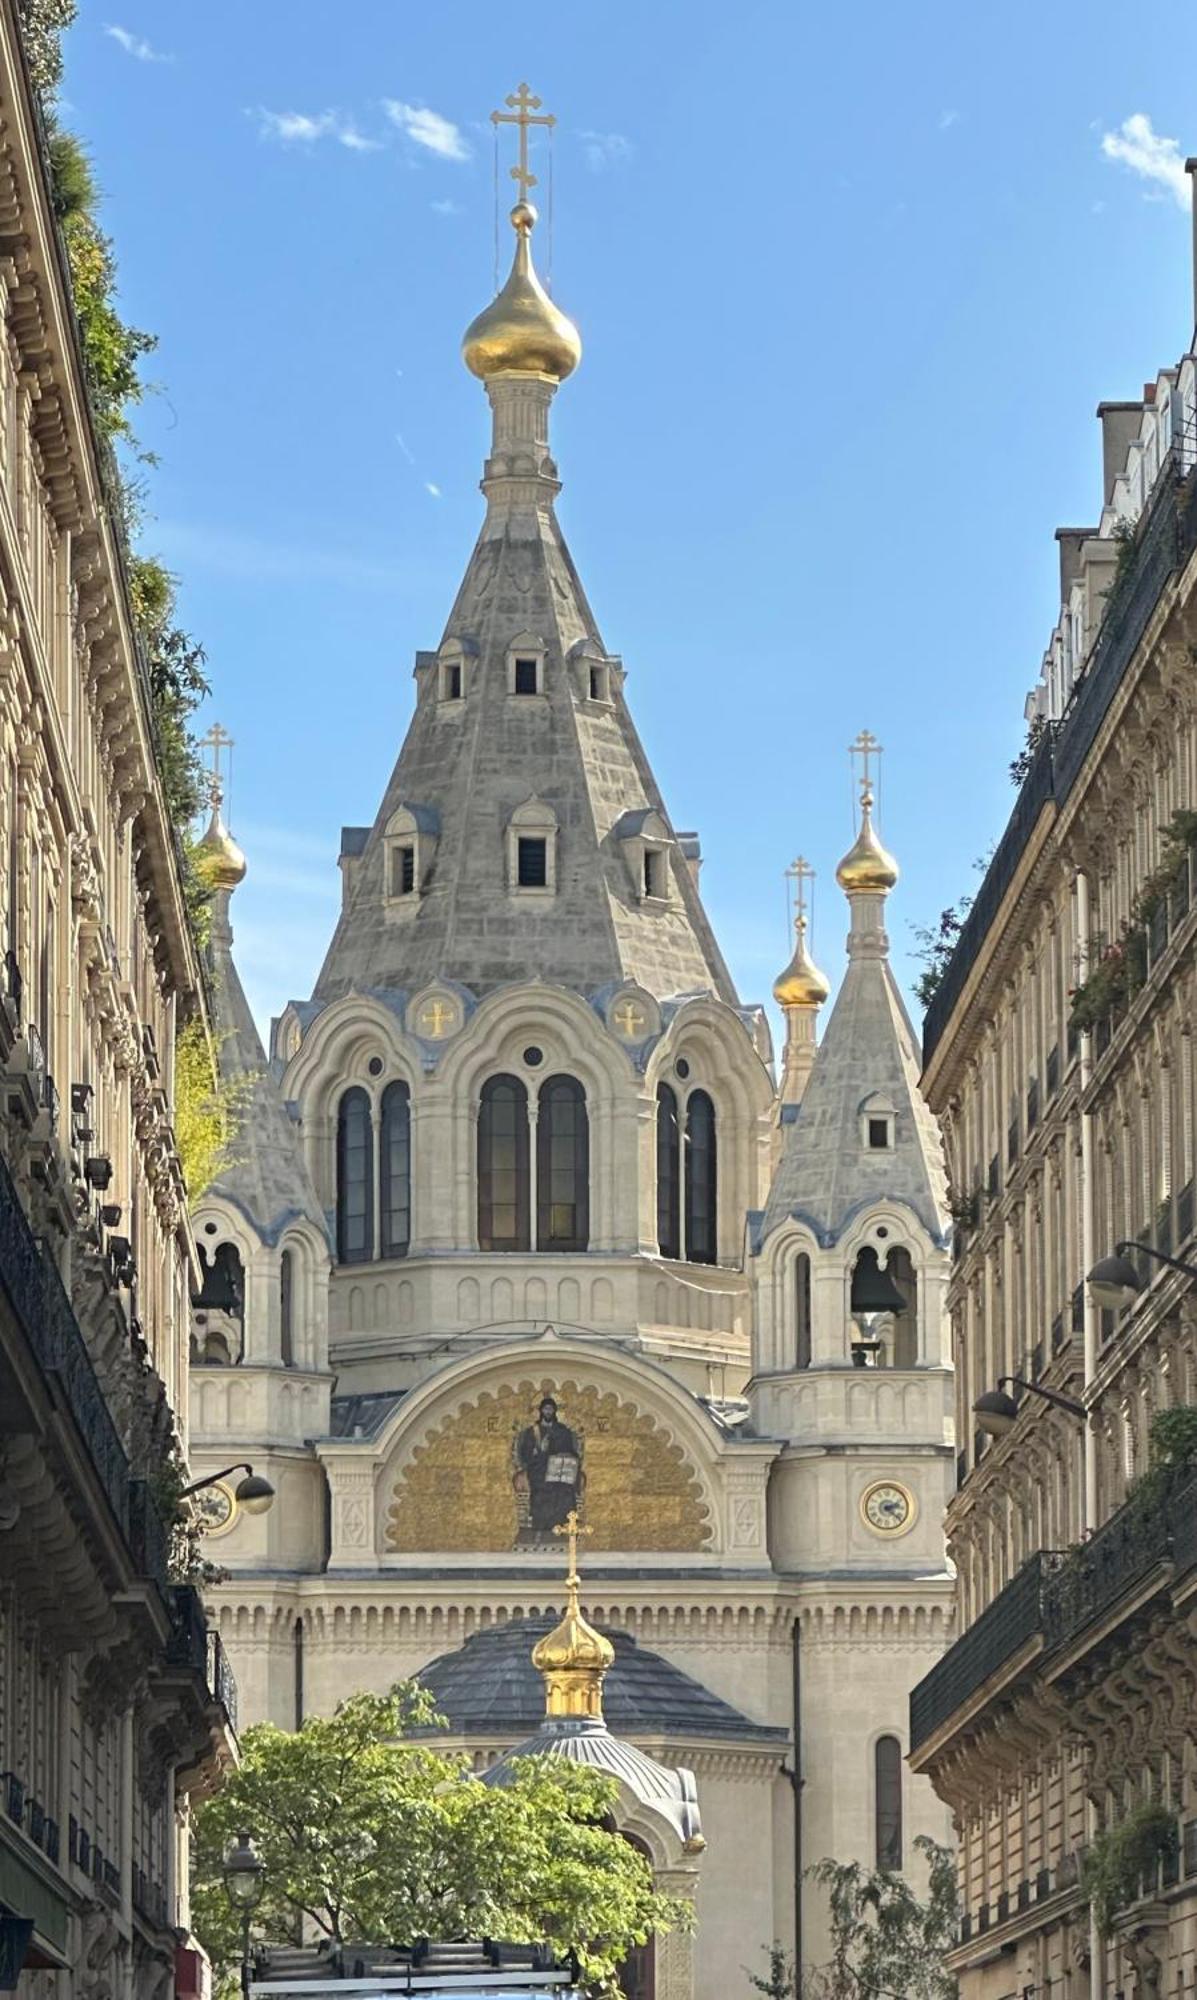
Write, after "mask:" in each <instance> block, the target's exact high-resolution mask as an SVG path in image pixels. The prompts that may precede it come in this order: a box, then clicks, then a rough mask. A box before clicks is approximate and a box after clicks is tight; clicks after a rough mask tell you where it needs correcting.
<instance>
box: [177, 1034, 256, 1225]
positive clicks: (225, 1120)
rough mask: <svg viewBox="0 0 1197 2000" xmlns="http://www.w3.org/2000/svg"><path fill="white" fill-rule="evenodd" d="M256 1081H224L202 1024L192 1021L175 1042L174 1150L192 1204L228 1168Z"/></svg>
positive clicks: (232, 1158)
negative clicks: (177, 1154) (176, 1151)
mask: <svg viewBox="0 0 1197 2000" xmlns="http://www.w3.org/2000/svg"><path fill="white" fill-rule="evenodd" d="M253 1086H254V1078H253V1077H252V1076H233V1077H221V1076H220V1074H219V1070H218V1067H217V1062H216V1052H215V1050H214V1049H213V1047H212V1043H211V1042H210V1040H209V1039H208V1034H207V1030H206V1029H205V1026H204V1023H203V1021H201V1020H199V1019H196V1020H193V1021H189V1022H188V1023H187V1026H186V1027H185V1028H183V1029H182V1030H181V1031H180V1033H179V1035H178V1037H177V1039H176V1041H175V1094H174V1106H175V1117H174V1128H175V1145H176V1146H177V1148H178V1152H179V1164H180V1166H181V1167H182V1169H183V1179H184V1180H185V1182H186V1183H187V1193H188V1195H189V1196H190V1198H191V1201H192V1202H193V1203H195V1202H197V1201H198V1200H199V1198H200V1196H201V1195H202V1194H203V1193H204V1191H205V1189H207V1188H210V1187H211V1185H212V1183H213V1181H214V1180H217V1179H218V1178H219V1176H220V1175H221V1174H222V1173H223V1172H224V1171H225V1169H226V1168H228V1167H231V1166H233V1165H234V1164H235V1161H234V1157H233V1150H232V1149H233V1147H234V1145H235V1144H236V1140H237V1134H238V1132H239V1131H240V1129H241V1124H242V1121H243V1119H244V1116H245V1110H246V1106H247V1103H248V1100H249V1095H250V1092H251V1091H252V1089H253Z"/></svg>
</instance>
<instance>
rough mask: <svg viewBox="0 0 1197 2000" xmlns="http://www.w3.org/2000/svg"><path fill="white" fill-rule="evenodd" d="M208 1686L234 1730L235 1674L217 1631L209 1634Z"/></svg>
mask: <svg viewBox="0 0 1197 2000" xmlns="http://www.w3.org/2000/svg"><path fill="white" fill-rule="evenodd" d="M208 1686H209V1688H210V1689H211V1691H212V1693H213V1694H214V1695H215V1696H216V1699H217V1701H218V1702H219V1703H220V1705H221V1707H222V1708H223V1710H224V1712H225V1714H226V1715H227V1716H228V1718H229V1724H230V1727H231V1728H232V1729H234V1730H235V1729H236V1727H237V1676H236V1675H235V1673H234V1672H233V1669H232V1667H231V1666H230V1665H229V1656H228V1654H227V1653H226V1652H225V1650H224V1646H223V1645H222V1643H221V1638H220V1634H219V1632H212V1633H210V1634H209V1641H208Z"/></svg>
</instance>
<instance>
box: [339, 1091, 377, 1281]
mask: <svg viewBox="0 0 1197 2000" xmlns="http://www.w3.org/2000/svg"><path fill="white" fill-rule="evenodd" d="M373 1255H374V1133H373V1130H372V1129H371V1124H370V1099H369V1097H368V1096H367V1095H366V1092H365V1091H364V1090H363V1089H362V1088H361V1086H360V1085H358V1084H355V1085H354V1088H353V1089H352V1090H347V1091H346V1092H345V1095H344V1096H343V1097H342V1099H341V1103H340V1106H339V1108H338V1111H337V1256H338V1257H339V1258H340V1260H341V1262H342V1264H364V1263H366V1262H368V1260H369V1259H370V1258H371V1257H372V1256H373Z"/></svg>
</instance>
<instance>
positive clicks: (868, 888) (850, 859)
mask: <svg viewBox="0 0 1197 2000" xmlns="http://www.w3.org/2000/svg"><path fill="white" fill-rule="evenodd" d="M860 804H861V813H860V832H859V833H858V835H857V837H856V841H855V844H854V845H853V846H852V847H851V848H849V850H848V852H847V854H845V856H844V858H843V860H842V861H841V862H840V865H839V867H838V868H837V869H836V871H835V879H836V881H837V882H838V883H839V885H840V888H841V889H843V890H844V891H845V892H846V893H847V894H848V895H849V896H852V895H856V894H858V893H859V894H867V893H872V894H873V895H879V896H884V895H887V894H888V893H889V891H890V890H891V889H892V888H893V886H894V884H895V882H896V881H897V879H898V864H897V862H896V861H895V860H894V857H893V855H892V854H887V853H886V851H885V849H884V847H882V845H881V842H880V841H879V840H878V838H877V835H876V833H875V831H874V828H873V795H872V793H871V792H869V791H866V792H865V793H864V794H863V795H862V798H861V802H860Z"/></svg>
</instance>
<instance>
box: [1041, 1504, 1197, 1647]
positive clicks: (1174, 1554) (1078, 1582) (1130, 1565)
mask: <svg viewBox="0 0 1197 2000" xmlns="http://www.w3.org/2000/svg"><path fill="white" fill-rule="evenodd" d="M1195 1509H1197V1470H1194V1469H1191V1468H1188V1469H1185V1470H1183V1471H1181V1472H1178V1473H1177V1474H1175V1475H1174V1476H1173V1477H1172V1478H1171V1479H1159V1478H1158V1477H1157V1475H1155V1474H1149V1475H1148V1480H1147V1481H1145V1482H1144V1485H1143V1486H1142V1487H1141V1488H1140V1490H1139V1491H1138V1492H1137V1493H1133V1494H1132V1495H1131V1497H1130V1499H1129V1500H1127V1501H1126V1502H1125V1504H1124V1505H1123V1506H1121V1507H1120V1508H1119V1509H1118V1512H1117V1513H1116V1514H1113V1515H1111V1517H1110V1519H1109V1520H1108V1521H1107V1522H1106V1523H1105V1526H1104V1527H1101V1528H1099V1529H1098V1530H1097V1533H1096V1534H1095V1535H1094V1536H1093V1537H1092V1538H1091V1539H1090V1540H1089V1541H1087V1542H1084V1543H1082V1545H1081V1547H1080V1548H1079V1549H1075V1550H1074V1551H1073V1552H1072V1553H1071V1554H1070V1555H1069V1556H1067V1557H1066V1558H1065V1560H1064V1561H1063V1562H1062V1563H1061V1564H1060V1565H1059V1567H1058V1569H1057V1570H1056V1572H1055V1574H1054V1575H1053V1576H1052V1577H1051V1578H1050V1579H1049V1582H1048V1586H1047V1590H1046V1593H1045V1596H1044V1606H1043V1610H1044V1633H1045V1637H1046V1641H1047V1644H1048V1645H1049V1646H1051V1647H1053V1648H1055V1647H1058V1646H1064V1645H1067V1644H1068V1643H1069V1642H1070V1641H1071V1640H1073V1639H1075V1638H1076V1637H1077V1636H1078V1635H1079V1634H1080V1633H1082V1632H1084V1631H1085V1630H1086V1628H1087V1627H1088V1626H1090V1625H1092V1624H1094V1623H1095V1622H1096V1620H1097V1619H1099V1618H1101V1617H1103V1616H1104V1615H1105V1613H1106V1612H1108V1611H1110V1610H1112V1609H1113V1607H1114V1606H1115V1605H1116V1604H1117V1603H1118V1602H1119V1600H1120V1599H1121V1598H1123V1597H1125V1596H1126V1595H1127V1594H1128V1592H1130V1591H1131V1590H1133V1589H1134V1587H1135V1586H1136V1585H1137V1584H1141V1583H1143V1582H1144V1581H1145V1580H1146V1578H1147V1577H1148V1576H1150V1574H1151V1572H1152V1570H1153V1569H1155V1568H1157V1567H1158V1566H1159V1565H1160V1564H1161V1563H1167V1562H1171V1561H1172V1560H1173V1559H1174V1558H1177V1559H1178V1566H1180V1567H1184V1568H1187V1567H1188V1566H1189V1549H1188V1541H1189V1537H1190V1536H1192V1534H1193V1515H1194V1510H1195ZM1178 1535H1179V1539H1180V1546H1179V1549H1178V1547H1177V1539H1178ZM1193 1553H1194V1555H1197V1548H1195V1549H1194V1551H1193Z"/></svg>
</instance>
